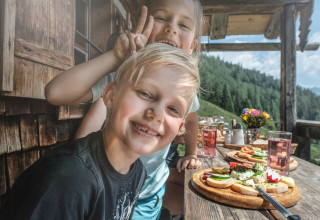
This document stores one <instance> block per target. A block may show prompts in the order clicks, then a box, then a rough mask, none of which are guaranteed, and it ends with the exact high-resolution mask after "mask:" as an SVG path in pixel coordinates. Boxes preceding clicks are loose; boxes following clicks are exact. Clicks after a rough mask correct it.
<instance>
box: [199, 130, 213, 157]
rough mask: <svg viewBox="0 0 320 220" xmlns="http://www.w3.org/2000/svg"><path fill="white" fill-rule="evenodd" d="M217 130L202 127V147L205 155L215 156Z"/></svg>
mask: <svg viewBox="0 0 320 220" xmlns="http://www.w3.org/2000/svg"><path fill="white" fill-rule="evenodd" d="M216 134H217V130H212V129H202V149H203V153H204V155H203V156H204V157H210V158H214V157H215V151H216Z"/></svg>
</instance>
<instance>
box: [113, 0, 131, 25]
mask: <svg viewBox="0 0 320 220" xmlns="http://www.w3.org/2000/svg"><path fill="white" fill-rule="evenodd" d="M111 3H112V5H113V6H114V7H115V8H116V9H117V11H118V12H119V14H120V15H121V17H122V19H123V20H126V19H127V12H126V9H125V8H124V7H123V5H122V3H121V2H120V1H119V0H111Z"/></svg>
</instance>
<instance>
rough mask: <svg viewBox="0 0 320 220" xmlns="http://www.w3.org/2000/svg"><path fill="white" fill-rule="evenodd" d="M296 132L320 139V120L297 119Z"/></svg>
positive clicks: (299, 134)
mask: <svg viewBox="0 0 320 220" xmlns="http://www.w3.org/2000/svg"><path fill="white" fill-rule="evenodd" d="M295 128H296V132H297V135H298V136H303V137H308V138H313V139H317V140H320V122H319V121H307V120H296V125H295Z"/></svg>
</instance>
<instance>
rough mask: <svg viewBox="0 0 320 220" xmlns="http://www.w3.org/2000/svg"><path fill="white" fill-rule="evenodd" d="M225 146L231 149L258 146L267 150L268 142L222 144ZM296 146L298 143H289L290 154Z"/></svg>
mask: <svg viewBox="0 0 320 220" xmlns="http://www.w3.org/2000/svg"><path fill="white" fill-rule="evenodd" d="M224 147H225V148H229V149H233V150H241V148H242V147H258V148H261V149H262V150H268V144H243V145H241V144H240V145H239V144H224ZM297 147H298V144H296V143H292V144H291V154H294V152H295V151H296V149H297Z"/></svg>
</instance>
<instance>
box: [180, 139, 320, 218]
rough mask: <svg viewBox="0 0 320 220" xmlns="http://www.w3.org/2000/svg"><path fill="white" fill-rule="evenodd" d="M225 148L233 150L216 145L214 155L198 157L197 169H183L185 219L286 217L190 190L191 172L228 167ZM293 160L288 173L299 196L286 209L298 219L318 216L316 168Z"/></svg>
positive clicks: (319, 170) (319, 194)
mask: <svg viewBox="0 0 320 220" xmlns="http://www.w3.org/2000/svg"><path fill="white" fill-rule="evenodd" d="M200 150H201V149H200ZM229 151H234V150H231V149H227V148H224V147H223V145H219V146H217V151H216V155H217V156H216V158H214V159H205V158H201V161H202V167H201V168H200V169H198V170H192V169H188V170H186V171H185V183H184V184H185V187H184V213H185V219H186V220H193V219H195V220H198V219H201V220H206V219H210V220H211V219H254V220H258V219H286V218H285V217H284V216H283V215H282V214H281V213H280V212H279V211H278V210H250V209H244V208H236V207H232V206H228V205H224V204H221V203H218V202H215V201H212V200H210V199H207V198H205V197H204V196H202V195H200V194H199V193H197V192H196V191H195V190H194V189H193V187H192V185H191V179H192V176H193V174H194V173H196V172H197V171H199V170H202V169H207V168H210V167H221V166H228V162H226V158H225V155H226V153H227V152H229ZM294 159H295V160H297V161H298V163H299V166H298V168H297V169H296V170H295V171H291V172H290V174H289V176H290V177H293V178H294V180H295V182H296V184H297V185H298V186H299V188H300V191H301V198H300V200H299V202H298V203H297V204H296V205H295V206H293V207H290V208H288V210H289V211H290V212H291V213H293V214H299V215H300V216H301V219H310V220H313V219H314V220H315V219H320V167H319V166H316V165H314V164H312V163H310V162H307V161H305V160H302V159H299V158H297V157H294Z"/></svg>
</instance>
